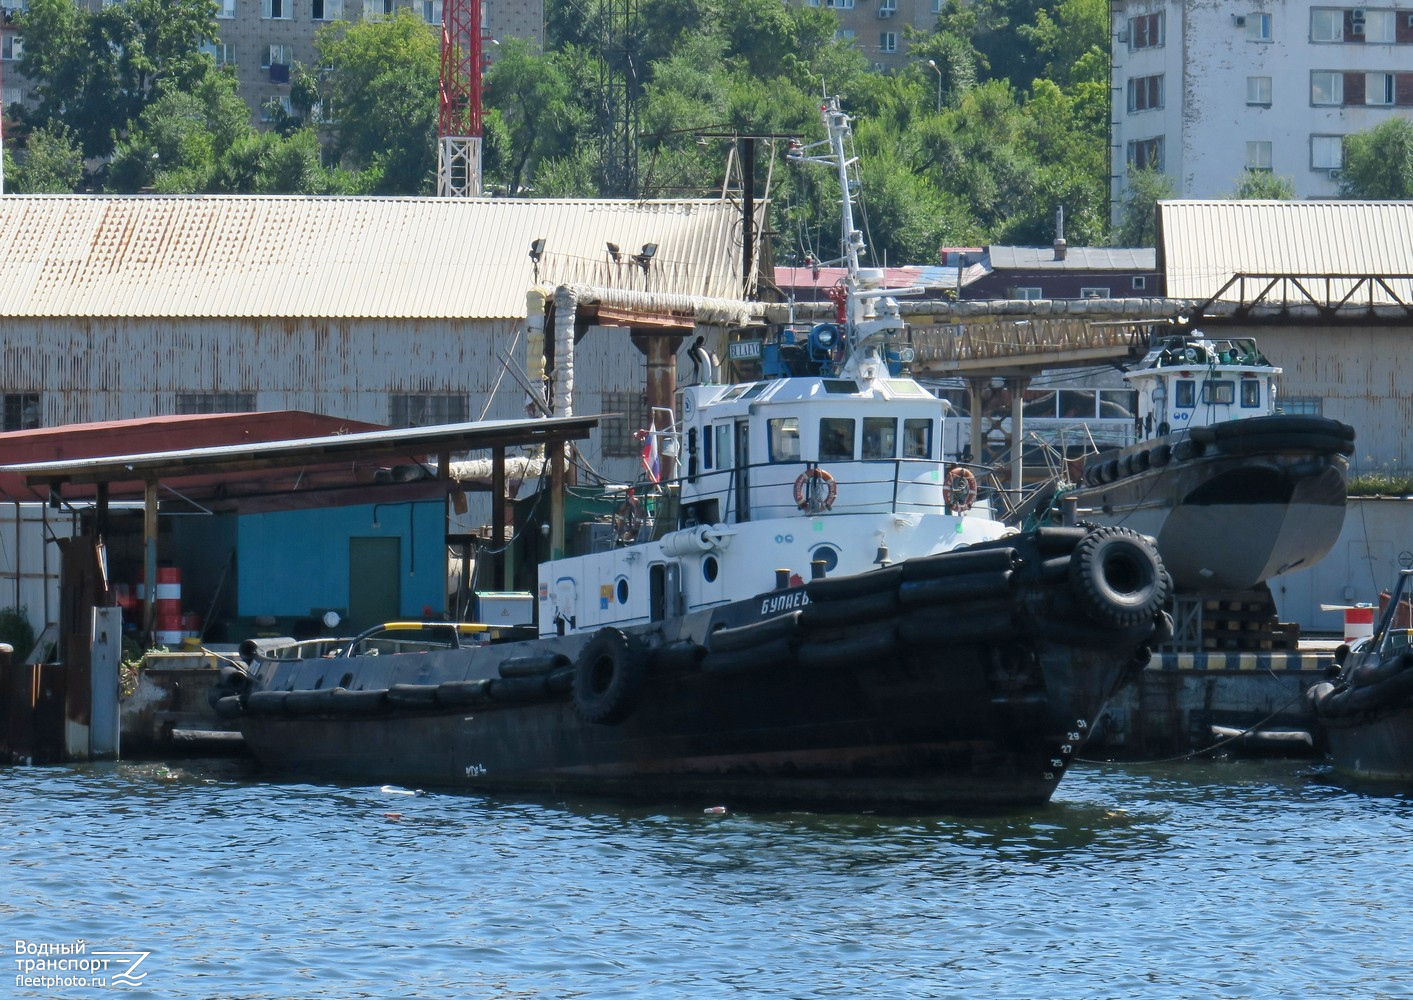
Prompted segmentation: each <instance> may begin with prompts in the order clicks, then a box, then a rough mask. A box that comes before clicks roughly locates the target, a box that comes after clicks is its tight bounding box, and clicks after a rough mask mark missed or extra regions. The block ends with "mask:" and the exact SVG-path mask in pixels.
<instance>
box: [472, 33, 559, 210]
mask: <svg viewBox="0 0 1413 1000" xmlns="http://www.w3.org/2000/svg"><path fill="white" fill-rule="evenodd" d="M485 95H486V102H487V103H488V104H490V105H493V106H494V107H495V108H496V110H497V111H498V112H499V122H500V125H501V126H502V127H503V128H504V130H505V139H506V141H507V146H506V148H505V151H504V160H503V163H502V164H501V168H502V176H501V180H502V181H503V182H504V183H505V185H506V187H507V188H508V189H509V191H510V193H511V194H519V193H520V192H521V188H522V187H523V186H524V185H525V184H526V183H528V182H530V181H531V179H532V178H533V176H534V171H535V166H536V164H538V163H539V161H540V160H542V159H545V158H547V157H554V156H556V155H560V154H563V153H567V152H569V150H570V146H571V143H569V142H568V141H567V140H568V139H569V138H570V137H571V136H572V135H573V127H572V121H573V117H574V116H573V113H572V110H571V108H570V102H569V81H568V79H567V78H566V76H565V74H564V73H563V72H562V71H561V70H560V68H559V66H558V64H557V61H556V59H555V58H554V57H552V56H539V55H536V54H535V53H534V52H533V51H532V50H531V48H530V44H529V43H528V42H526V41H525V40H524V39H520V38H508V39H506V40H505V41H504V42H502V43H501V56H500V58H499V59H497V60H496V62H495V65H493V66H492V67H491V68H490V70H489V71H488V72H487V73H486V78H485Z"/></svg>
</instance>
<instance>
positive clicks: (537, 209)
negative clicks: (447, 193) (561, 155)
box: [0, 195, 763, 319]
mask: <svg viewBox="0 0 1413 1000" xmlns="http://www.w3.org/2000/svg"><path fill="white" fill-rule="evenodd" d="M761 210H762V211H763V206H762V208H761ZM739 229H740V210H739V208H737V207H736V206H735V205H733V204H731V203H730V202H727V201H701V200H691V201H687V200H683V201H622V200H592V201H591V200H572V201H571V200H535V201H529V200H523V199H510V198H505V199H499V198H492V199H458V198H346V197H329V198H313V197H297V196H261V195H193V196H181V195H173V196H165V195H136V196H133V195H127V196H124V195H5V196H3V197H0V287H3V288H4V290H5V294H4V295H3V296H0V315H4V316H142V317H149V316H177V317H181V316H190V317H204V316H211V317H264V316H281V317H283V316H290V317H297V316H312V317H327V318H337V317H387V318H429V319H436V318H447V319H490V318H512V317H517V316H523V315H524V311H525V291H526V289H527V287H528V286H530V285H531V283H532V282H533V280H534V275H535V272H534V265H533V263H532V262H531V260H530V258H529V250H530V244H531V242H532V241H533V240H536V239H539V238H543V239H544V240H545V248H544V253H543V256H542V259H541V262H540V279H541V280H542V281H544V282H547V283H550V284H557V283H575V284H586V285H592V286H596V287H605V288H623V289H628V290H635V291H644V290H647V291H653V292H666V293H669V294H679V295H692V296H712V297H718V298H738V299H739V298H741V278H740V276H739V270H740V262H739V261H740V250H739V247H737V246H736V243H735V240H734V238H733V236H734V234H736V233H739ZM609 242H612V243H615V244H617V245H618V246H619V247H620V248H621V252H620V255H619V257H620V259H619V260H618V261H617V262H615V261H613V260H612V259H611V256H610V254H609V252H608V250H607V244H608V243H609ZM649 243H655V244H657V251H656V253H655V254H654V255H653V257H652V259H651V260H650V261H649V263H648V267H647V269H646V270H645V269H644V268H643V267H641V266H640V265H639V264H637V263H634V262H633V260H632V255H633V254H637V253H640V252H641V251H642V249H643V247H644V244H649Z"/></svg>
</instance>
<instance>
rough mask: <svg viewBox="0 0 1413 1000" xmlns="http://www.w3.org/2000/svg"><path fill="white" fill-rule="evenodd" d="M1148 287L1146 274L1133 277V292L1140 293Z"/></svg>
mask: <svg viewBox="0 0 1413 1000" xmlns="http://www.w3.org/2000/svg"><path fill="white" fill-rule="evenodd" d="M1147 287H1148V276H1147V275H1146V274H1135V275H1134V276H1133V290H1134V291H1136V292H1141V291H1143V290H1144V289H1145V288H1147Z"/></svg>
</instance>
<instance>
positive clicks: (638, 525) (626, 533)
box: [613, 493, 643, 545]
mask: <svg viewBox="0 0 1413 1000" xmlns="http://www.w3.org/2000/svg"><path fill="white" fill-rule="evenodd" d="M642 530H643V502H642V501H641V500H639V499H638V498H637V497H636V496H634V495H633V494H632V493H629V494H628V497H627V499H625V500H624V501H623V502H622V503H621V504H619V505H618V509H617V510H616V511H614V512H613V534H614V537H616V538H617V539H618V540H619V541H620V542H623V543H624V544H625V545H626V544H628V543H630V542H636V541H637V540H638V532H640V531H642Z"/></svg>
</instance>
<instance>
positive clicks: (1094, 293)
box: [1079, 286, 1109, 299]
mask: <svg viewBox="0 0 1413 1000" xmlns="http://www.w3.org/2000/svg"><path fill="white" fill-rule="evenodd" d="M1079 297H1080V298H1082V299H1107V298H1108V297H1109V290H1108V289H1107V288H1099V287H1097V286H1096V287H1093V288H1081V289H1080V290H1079Z"/></svg>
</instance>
